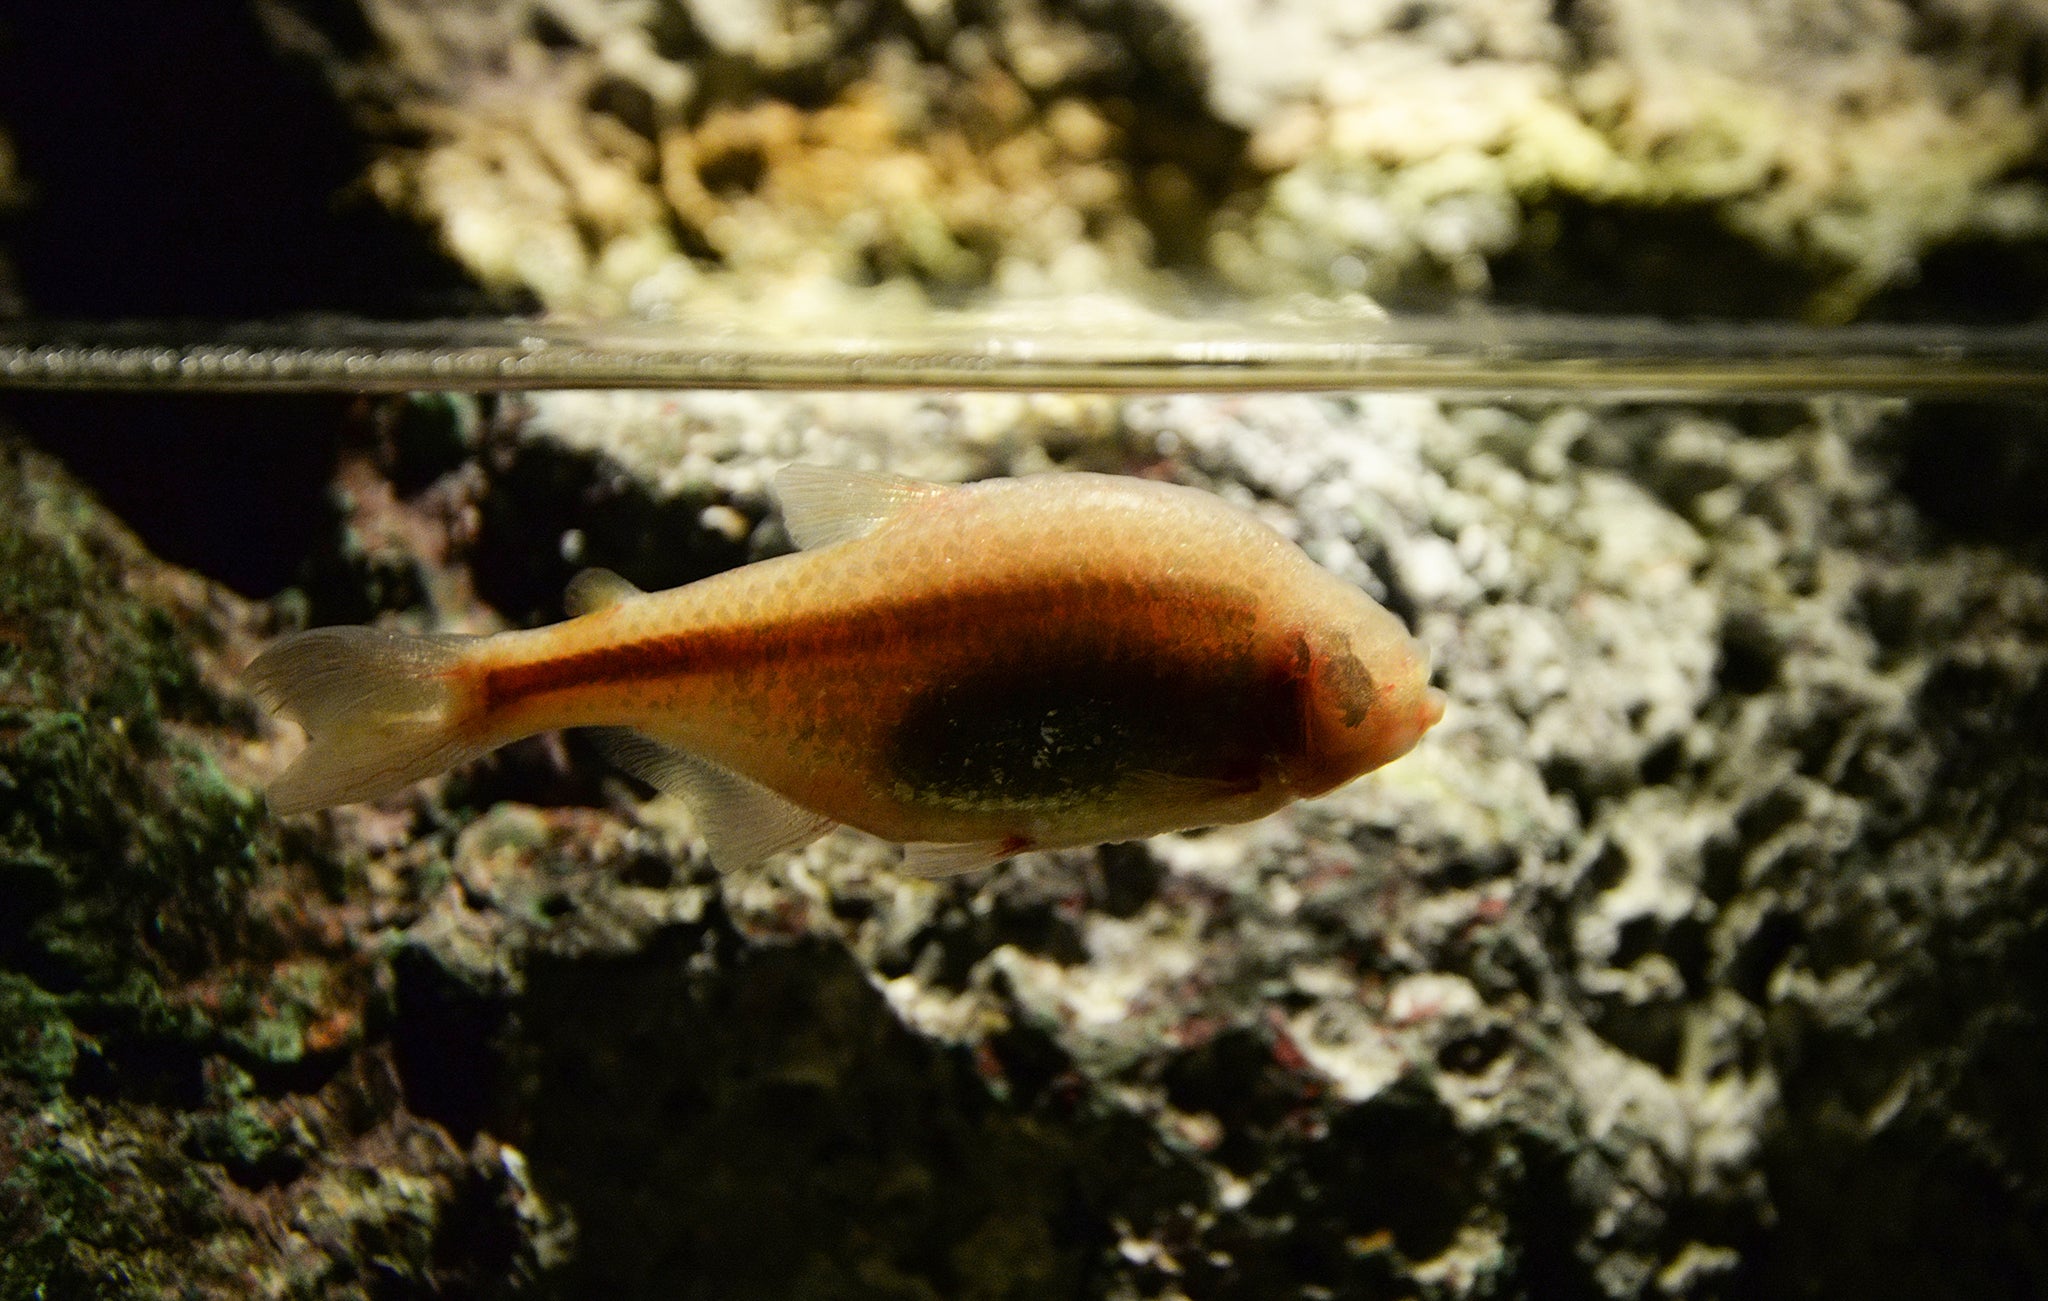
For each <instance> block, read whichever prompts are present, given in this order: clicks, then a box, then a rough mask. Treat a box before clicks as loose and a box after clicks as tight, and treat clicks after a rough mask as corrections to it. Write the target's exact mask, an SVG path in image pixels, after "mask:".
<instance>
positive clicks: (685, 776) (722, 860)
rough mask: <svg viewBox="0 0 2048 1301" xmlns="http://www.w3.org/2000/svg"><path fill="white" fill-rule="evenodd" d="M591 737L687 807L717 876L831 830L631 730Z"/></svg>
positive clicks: (705, 762) (813, 816) (726, 772)
mask: <svg viewBox="0 0 2048 1301" xmlns="http://www.w3.org/2000/svg"><path fill="white" fill-rule="evenodd" d="M590 735H591V739H592V740H594V741H595V742H596V743H597V748H598V749H599V750H601V751H603V753H604V756H605V757H606V758H607V759H610V760H611V761H612V762H613V763H615V764H617V765H618V766H619V767H621V768H624V769H625V770H626V771H627V772H629V773H632V774H633V775H634V776H635V777H638V778H640V779H641V780H642V781H644V782H647V783H648V784H649V785H651V786H654V787H656V788H657V789H660V790H664V791H667V792H668V793H669V794H671V795H676V796H680V797H681V798H682V801H683V803H685V804H687V805H689V806H690V814H691V816H692V817H694V818H695V819H696V820H697V830H698V831H699V832H701V833H702V834H703V836H704V843H705V845H706V847H708V848H709V849H710V850H711V861H712V862H713V863H716V864H717V865H718V866H719V868H720V869H721V870H724V871H727V872H734V871H738V870H740V869H741V868H746V867H752V866H753V865H754V864H756V863H758V862H760V861H761V860H762V859H764V858H767V857H768V856H769V855H771V854H779V853H781V852H782V851H784V850H786V849H800V848H802V847H803V846H805V845H808V844H810V843H811V842H812V841H813V840H816V839H817V838H818V837H819V836H822V835H824V834H825V833H826V832H828V831H830V830H831V829H832V827H833V825H834V824H833V821H832V819H830V818H828V817H825V816H824V815H822V814H818V813H813V812H811V811H810V810H809V809H806V808H801V807H799V806H798V805H795V804H792V803H791V802H790V801H788V800H787V799H784V798H783V797H782V796H780V795H777V794H776V793H775V792H774V791H771V790H769V789H768V788H767V787H766V786H763V785H761V784H760V783H759V782H756V781H752V780H750V779H748V778H746V777H742V776H740V775H739V774H738V773H736V772H734V771H732V770H731V769H730V768H725V767H721V766H720V765H718V764H715V763H713V762H711V761H710V760H709V759H702V758H699V757H698V756H696V755H694V754H690V753H688V752H686V751H683V750H678V749H676V748H674V747H673V746H668V745H663V744H662V743H661V742H659V741H657V740H655V739H654V738H653V737H651V736H647V735H646V734H644V733H641V732H636V731H634V730H632V729H631V728H627V727H594V728H591V729H590Z"/></svg>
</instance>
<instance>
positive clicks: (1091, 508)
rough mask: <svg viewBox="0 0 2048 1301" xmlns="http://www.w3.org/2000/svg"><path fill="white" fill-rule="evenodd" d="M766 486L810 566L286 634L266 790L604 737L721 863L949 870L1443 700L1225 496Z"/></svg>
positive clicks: (1181, 799) (1409, 660)
mask: <svg viewBox="0 0 2048 1301" xmlns="http://www.w3.org/2000/svg"><path fill="white" fill-rule="evenodd" d="M775 486H776V495H777V497H778V498H779V499H780V502H781V505H782V509H783V512H784V518H785V520H786V522H787V525H788V529H789V533H790V536H791V537H792V538H793V539H794V540H795V541H796V543H797V545H798V547H799V548H800V550H798V551H797V552H795V553H793V554H791V555H787V556H780V557H777V558H775V559H772V560H765V561H761V562H759V563H757V564H752V565H746V566H743V567H741V568H739V569H734V570H731V571H728V572H726V573H722V574H718V575H715V576H713V577H710V578H707V579H704V580H702V581H700V582H695V583H691V584H689V585H687V586H684V587H679V588H674V589H672V590H669V591H664V592H652V593H649V592H641V591H639V590H637V589H635V588H633V587H632V586H630V585H629V584H627V583H626V581H625V580H624V579H621V578H619V577H618V576H617V575H614V574H610V573H608V572H605V571H602V570H593V571H591V572H588V573H585V574H581V575H579V576H578V577H577V578H576V580H575V581H574V582H573V583H571V585H570V587H569V591H568V594H567V599H566V605H567V606H568V609H569V612H570V615H571V617H570V618H569V619H567V620H565V621H564V622H562V623H558V624H553V625H551V626H548V627H544V628H536V629H532V630H528V631H518V632H504V633H497V634H494V635H491V636H485V637H459V636H413V635H407V634H402V633H396V632H390V631H385V630H380V629H375V628H352V627H344V628H317V629H313V630H311V631H308V632H302V633H298V634H296V635H293V636H290V637H287V638H285V639H283V640H282V641H280V642H279V643H278V644H277V645H275V646H273V647H271V648H270V649H268V650H267V651H265V652H264V653H263V654H262V655H260V656H258V657H257V659H256V661H255V662H254V663H253V664H252V665H251V666H250V667H249V671H248V677H249V681H250V684H251V686H252V687H253V688H254V689H255V691H256V692H257V693H258V694H259V695H260V696H261V697H263V698H264V699H265V700H266V701H267V702H269V703H270V705H271V706H272V708H274V709H276V710H278V711H281V712H283V713H285V714H288V715H290V716H292V717H294V718H296V719H297V720H298V721H299V722H300V723H302V724H303V725H304V726H305V729H306V731H307V733H308V734H309V736H310V737H311V744H310V745H309V746H308V748H307V749H306V751H305V753H304V754H303V755H302V756H300V758H299V759H298V760H297V762H295V763H294V764H293V765H292V766H291V767H290V768H289V769H287V770H286V771H285V772H284V773H283V774H282V775H281V776H279V777H278V778H277V779H276V780H275V781H274V782H272V783H271V785H270V788H269V791H268V796H269V800H270V804H271V807H272V808H273V809H275V810H276V811H277V812H279V813H294V812H299V811H303V810H308V809H315V808H321V807H325V806H328V805H333V804H343V803H348V802H351V801H356V800H364V799H370V798H373V797H376V796H379V795H382V794H385V793H387V792H389V791H392V790H395V789H397V788H399V787H401V786H404V785H405V784H407V783H409V782H412V781H416V780H418V779H420V778H422V777H426V776H430V775H432V774H433V773H436V772H439V771H441V770H443V769H446V768H449V767H452V766H454V765H456V764H459V763H462V762H465V761H467V760H470V759H473V758H475V757H477V756H479V755H481V754H483V753H485V752H486V751H488V750H491V749H493V748H495V747H497V746H501V745H504V744H506V743H508V742H510V741H514V740H517V739H519V738H521V737H525V736H530V735H532V734H534V733H536V732H542V731H547V730H550V729H553V728H563V727H589V728H599V729H602V730H601V731H599V732H598V733H597V736H598V738H599V743H600V746H601V748H603V749H604V751H605V752H606V753H607V754H608V755H609V756H610V757H611V758H612V759H613V761H614V762H616V763H618V764H619V765H620V766H621V767H623V768H625V769H627V770H628V771H630V772H632V773H635V774H636V775H638V776H640V777H641V778H643V779H645V780H646V781H648V782H650V783H652V784H653V785H654V786H656V787H658V788H661V789H663V790H666V791H669V792H672V793H674V794H677V795H680V796H681V797H682V798H683V799H684V800H685V801H686V802H687V803H688V805H689V806H690V808H691V811H692V812H693V814H694V815H695V817H696V821H697V825H698V827H699V829H700V830H701V832H702V834H703V836H704V839H705V841H706V843H707V845H708V847H709V849H710V852H711V856H712V858H713V860H714V861H715V862H716V863H717V864H718V865H719V866H720V867H723V868H728V869H730V868H737V867H741V866H745V865H747V864H750V863H753V862H755V861H757V860H759V859H761V858H763V857H766V856H767V855H769V854H773V853H776V852H778V851H781V850H786V849H793V848H796V847H798V846H801V845H804V844H807V843H809V842H810V841H811V840H813V839H815V838H817V837H818V836H820V835H822V834H824V833H825V832H826V831H828V830H829V829H831V828H832V826H834V825H835V824H837V823H845V824H846V825H848V826H852V827H856V828H858V829H860V830H862V831H866V832H870V833H872V834H874V835H876V836H880V837H883V838H885V839H888V840H895V841H901V842H904V843H905V844H906V845H907V851H906V854H905V858H904V868H905V870H907V871H909V872H912V873H916V874H920V875H930V876H939V875H946V874H949V873H953V872H963V871H970V870H973V869H975V868H978V867H983V866H986V865H988V864H991V863H995V862H998V861H1000V860H1002V859H1004V858H1007V857H1009V856H1010V855H1012V854H1017V853H1022V852H1024V851H1026V850H1032V849H1051V848H1059V847H1065V846H1076V845H1090V844H1097V843H1100V842H1103V841H1112V840H1129V839H1135V838H1138V837H1143V836H1150V835H1156V834H1159V833H1161V832H1167V831H1177V830H1183V829H1186V828H1189V827H1196V826H1207V825H1214V824H1218V823H1229V822H1246V821H1250V820H1252V819H1254V818H1259V817H1263V816H1264V815H1266V814H1268V813H1271V812H1273V811H1274V810H1276V809H1279V808H1281V807H1282V806H1284V805H1286V804H1288V803H1290V802H1291V801H1293V800H1296V799H1299V798H1301V797H1304V796H1311V795H1319V794H1321V793H1323V792H1325V791H1328V790H1331V789H1332V788H1334V787H1336V786H1339V785H1341V784H1343V783H1345V782H1347V781H1350V780H1351V779H1352V778H1354V777H1356V776H1358V775H1359V774H1361V773H1364V772H1367V771H1369V770H1371V769H1373V768H1377V767H1379V766H1380V765H1381V764H1384V763H1387V762H1389V761H1391V760H1393V759H1397V758H1399V757H1400V756H1401V755H1403V754H1406V753H1407V752H1408V751H1409V749H1411V748H1412V747H1413V746H1414V745H1415V743H1416V741H1417V740H1418V739H1419V738H1420V737H1421V736H1422V734H1423V733H1424V732H1425V731H1427V730H1428V729H1429V728H1430V727H1431V726H1433V725H1434V724H1435V723H1436V722H1437V720H1438V719H1439V718H1441V717H1442V716H1443V710H1444V695H1443V693H1442V692H1441V691H1438V690H1437V689H1436V688H1434V687H1431V686H1430V685H1429V657H1428V655H1427V654H1426V653H1425V652H1424V650H1423V649H1422V647H1421V645H1420V644H1419V643H1418V642H1417V641H1416V640H1415V639H1414V638H1413V637H1411V636H1409V634H1408V631H1407V629H1406V628H1404V627H1403V626H1402V624H1401V621H1400V620H1399V619H1397V618H1395V617H1394V615H1392V614H1391V613H1389V612H1388V611H1387V610H1386V609H1384V608H1382V607H1381V606H1380V605H1378V604H1377V603H1376V602H1374V601H1373V600H1372V599H1371V598H1370V597H1368V596H1366V595H1365V594H1364V593H1362V592H1360V591H1358V590H1357V589H1356V588H1353V587H1351V586H1350V585H1349V584H1347V583H1344V582H1342V581H1341V580H1339V579H1338V578H1337V577H1336V576H1335V575H1333V574H1331V573H1329V572H1328V571H1327V570H1324V569H1322V568H1320V567H1319V566H1317V565H1316V564H1315V563H1314V562H1313V561H1311V560H1310V559H1309V558H1308V556H1307V555H1306V554H1305V553H1304V552H1302V550H1301V549H1300V548H1298V547H1296V546H1295V545H1294V544H1293V543H1291V542H1289V541H1287V540H1286V539H1285V538H1283V537H1281V536H1280V535H1279V534H1278V533H1275V532H1274V531H1273V530H1271V529H1269V528H1267V527H1266V526H1265V525H1264V524H1262V523H1260V522H1259V521H1257V520H1256V519H1254V518H1253V517H1252V516H1250V515H1249V514H1247V513H1245V512H1244V511H1241V510H1239V509H1237V508H1236V507H1234V506H1231V505H1229V504H1227V503H1226V502H1224V501H1222V500H1220V499H1219V498H1217V497H1214V496H1211V495H1210V494H1208V493H1204V492H1201V491H1198V490H1196V489H1193V488H1185V487H1178V486H1175V485H1171V484H1164V483H1155V482H1151V481H1148V480H1142V479H1132V478H1121V477H1116V476H1109V475H1098V474H1080V473H1072V474H1046V475H1036V476H1030V477H1026V478H1019V479H998V480H990V481H986V482H981V483H973V484H968V485H965V486H961V487H947V486H942V485H938V484H930V483H922V482H919V481H916V480H912V479H901V478H895V477H891V476H886V475H875V474H861V473H850V472H846V471H841V470H828V469H823V468H819V467H815V466H804V465H793V466H790V467H788V468H786V469H784V470H783V471H782V472H781V473H780V474H779V475H777V476H776V480H775Z"/></svg>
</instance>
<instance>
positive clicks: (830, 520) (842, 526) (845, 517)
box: [775, 465, 952, 551]
mask: <svg viewBox="0 0 2048 1301" xmlns="http://www.w3.org/2000/svg"><path fill="white" fill-rule="evenodd" d="M951 491H952V489H951V488H948V487H947V486H946V485H944V484H941V483H926V482H924V481H923V480H922V479H906V478H903V477H902V476H900V475H894V474H873V473H869V472H868V471H865V470H839V469H833V468H832V467H830V466H824V465H785V466H783V467H782V468H781V469H780V470H778V471H776V473H775V499H776V500H777V501H778V502H780V503H782V523H783V527H784V528H787V529H788V530H789V536H790V540H791V541H793V542H795V543H796V544H797V546H799V547H801V548H803V549H804V550H805V551H813V550H816V549H817V548H819V547H828V546H831V545H832V544H833V543H834V542H846V541H849V540H851V539H853V538H857V537H860V536H861V535H862V534H864V533H866V532H868V531H869V530H871V529H873V528H874V527H875V526H876V525H878V524H880V523H881V522H882V521H883V520H885V519H888V518H889V517H890V516H891V515H894V514H895V513H896V512H897V511H899V510H902V509H903V508H904V507H905V506H908V505H910V504H911V503H912V502H916V501H923V500H925V499H926V498H928V497H936V496H938V495H940V494H941V493H947V492H951Z"/></svg>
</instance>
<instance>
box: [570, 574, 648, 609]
mask: <svg viewBox="0 0 2048 1301" xmlns="http://www.w3.org/2000/svg"><path fill="white" fill-rule="evenodd" d="M642 594H643V593H642V592H641V591H640V589H639V588H637V587H635V586H633V585H632V584H631V583H629V582H627V581H626V580H625V579H623V578H621V577H619V576H618V575H617V574H615V573H613V572H612V571H611V570H609V569H586V570H584V571H583V572H582V573H580V574H578V575H576V577H574V578H572V579H570V580H569V586H568V587H567V588H566V589H565V590H564V591H563V592H562V608H563V609H564V610H566V611H568V612H569V615H570V617H571V618H574V617H575V616H576V615H579V614H593V613H595V612H596V611H598V610H605V609H609V608H611V607H612V606H614V605H617V604H618V603H619V602H621V601H623V600H625V599H626V598H628V597H632V596H640V595H642Z"/></svg>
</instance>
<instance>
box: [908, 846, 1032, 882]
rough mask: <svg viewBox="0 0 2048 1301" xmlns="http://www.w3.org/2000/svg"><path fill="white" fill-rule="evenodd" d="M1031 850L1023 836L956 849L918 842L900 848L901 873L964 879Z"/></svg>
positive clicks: (956, 847)
mask: <svg viewBox="0 0 2048 1301" xmlns="http://www.w3.org/2000/svg"><path fill="white" fill-rule="evenodd" d="M1031 848H1032V844H1031V842H1030V841H1029V840H1026V839H1025V838H1024V837H1022V836H1010V837H1007V838H1005V839H1003V840H977V841H970V842H968V843H965V844H958V845H946V844H935V843H932V842H929V841H918V842H915V843H912V844H908V845H905V846H904V847H903V863H902V866H901V869H900V870H901V871H902V872H903V873H904V874H905V875H906V876H923V877H941V876H964V875H965V874H967V873H968V872H979V871H980V870H981V869H983V868H985V867H994V866H995V865H996V864H997V863H1000V862H1002V861H1003V860H1004V859H1006V858H1015V857H1016V856H1017V855H1019V854H1023V853H1028V852H1029V851H1030V850H1031Z"/></svg>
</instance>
